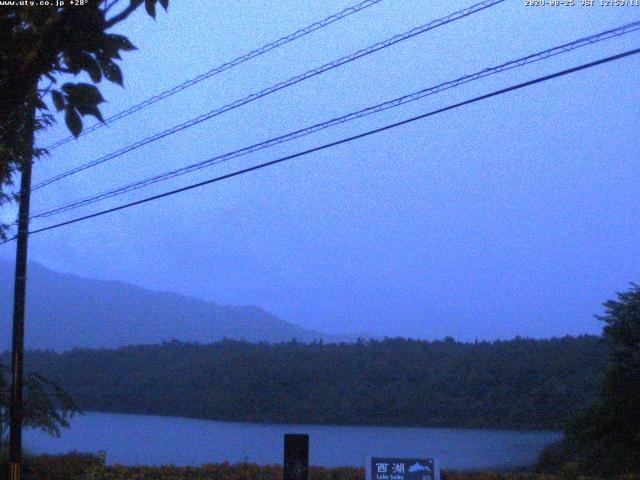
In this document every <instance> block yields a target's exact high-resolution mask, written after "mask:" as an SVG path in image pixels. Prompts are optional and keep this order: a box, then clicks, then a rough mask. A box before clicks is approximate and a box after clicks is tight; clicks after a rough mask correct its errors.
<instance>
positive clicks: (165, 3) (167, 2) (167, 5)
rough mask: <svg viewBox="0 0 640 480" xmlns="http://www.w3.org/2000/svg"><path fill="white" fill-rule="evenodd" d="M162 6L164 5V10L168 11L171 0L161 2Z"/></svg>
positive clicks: (161, 0)
mask: <svg viewBox="0 0 640 480" xmlns="http://www.w3.org/2000/svg"><path fill="white" fill-rule="evenodd" d="M160 5H162V8H164V9H165V11H166V10H167V9H168V8H169V0H160Z"/></svg>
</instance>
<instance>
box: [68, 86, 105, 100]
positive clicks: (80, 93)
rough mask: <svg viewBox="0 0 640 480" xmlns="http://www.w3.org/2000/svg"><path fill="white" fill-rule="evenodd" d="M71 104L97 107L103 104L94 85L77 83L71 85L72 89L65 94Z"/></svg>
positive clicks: (100, 95)
mask: <svg viewBox="0 0 640 480" xmlns="http://www.w3.org/2000/svg"><path fill="white" fill-rule="evenodd" d="M67 95H68V96H69V100H71V102H72V103H77V104H82V105H84V104H90V105H97V104H99V103H102V102H104V98H103V97H102V94H101V93H100V90H98V88H97V87H96V86H95V85H91V84H89V83H78V84H75V85H73V89H72V90H71V92H70V93H68V94H67Z"/></svg>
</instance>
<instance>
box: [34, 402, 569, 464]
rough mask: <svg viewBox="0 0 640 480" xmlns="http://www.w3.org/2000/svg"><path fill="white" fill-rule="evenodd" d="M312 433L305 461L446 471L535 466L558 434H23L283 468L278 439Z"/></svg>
mask: <svg viewBox="0 0 640 480" xmlns="http://www.w3.org/2000/svg"><path fill="white" fill-rule="evenodd" d="M285 433H307V434H309V462H310V464H312V465H322V466H326V467H335V466H347V465H350V466H356V467H360V466H364V461H365V458H366V456H367V455H374V456H375V455H377V456H405V457H413V456H417V457H433V458H437V459H439V460H440V465H441V467H442V468H444V469H475V468H514V467H519V466H526V465H529V464H531V463H533V462H535V459H536V457H537V455H538V453H539V452H540V450H541V449H542V448H543V447H544V446H545V445H546V444H548V443H550V442H552V441H554V440H557V439H558V438H560V434H559V433H557V432H531V431H527V432H518V431H500V430H471V429H448V428H447V429H444V428H405V427H351V426H327V425H273V424H255V423H236V422H217V421H210V420H193V419H187V418H176V417H162V416H153V415H128V414H113V413H95V412H90V413H86V414H84V415H79V416H76V417H74V418H73V419H72V422H71V429H68V430H64V431H63V432H62V436H61V437H60V438H53V437H51V436H49V435H46V434H44V433H42V432H40V431H36V430H26V431H25V432H24V444H25V447H26V448H27V449H28V450H29V451H31V452H33V453H62V452H67V451H70V450H79V451H88V452H97V451H99V450H105V451H106V452H107V463H110V464H112V463H121V464H125V465H162V464H174V465H200V464H203V463H219V462H224V461H226V462H230V463H237V462H241V461H245V460H246V461H249V462H252V463H258V464H263V465H266V464H274V463H280V464H281V463H282V457H283V435H284V434H285Z"/></svg>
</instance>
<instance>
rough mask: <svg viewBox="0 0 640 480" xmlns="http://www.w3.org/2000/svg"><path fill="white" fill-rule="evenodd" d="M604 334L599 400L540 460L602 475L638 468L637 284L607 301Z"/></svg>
mask: <svg viewBox="0 0 640 480" xmlns="http://www.w3.org/2000/svg"><path fill="white" fill-rule="evenodd" d="M604 306H605V307H606V314H605V315H604V316H597V318H598V319H599V320H602V321H603V322H605V323H606V325H605V327H604V328H603V338H604V341H605V342H607V344H608V345H609V348H610V357H609V366H608V369H607V372H606V376H605V380H604V386H603V391H602V399H601V400H600V401H599V402H598V403H596V404H593V405H591V406H590V407H588V408H585V409H584V410H582V411H581V412H580V413H579V414H578V415H576V416H575V417H574V418H573V419H572V420H571V421H570V422H569V423H568V424H567V426H566V428H565V438H564V440H563V441H562V442H561V443H560V444H558V445H556V446H554V447H552V448H550V449H548V450H546V451H545V452H543V454H542V456H541V462H540V463H541V465H542V466H543V467H544V466H555V467H563V466H564V468H567V467H568V468H573V469H576V470H578V471H581V472H585V473H592V474H597V475H603V476H612V475H616V474H624V473H640V287H639V286H638V285H635V284H631V288H630V289H629V290H628V291H626V292H622V293H618V294H617V299H616V300H609V301H607V302H606V303H605V304H604Z"/></svg>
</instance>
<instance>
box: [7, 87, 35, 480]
mask: <svg viewBox="0 0 640 480" xmlns="http://www.w3.org/2000/svg"><path fill="white" fill-rule="evenodd" d="M33 94H37V91H34V92H33ZM27 108H28V109H29V110H28V114H27V115H25V118H26V123H25V145H26V148H25V150H24V156H23V157H22V162H21V163H22V167H21V175H20V206H19V210H18V232H17V236H16V273H15V283H14V291H13V339H12V346H11V398H10V399H9V479H10V480H20V476H21V472H22V415H23V405H22V389H23V353H24V311H25V296H26V291H27V290H26V287H27V243H28V240H29V202H30V199H31V166H32V163H33V141H34V129H35V121H36V119H35V105H34V103H33V102H32V101H29V102H28V105H27Z"/></svg>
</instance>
